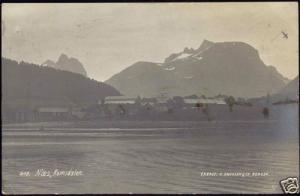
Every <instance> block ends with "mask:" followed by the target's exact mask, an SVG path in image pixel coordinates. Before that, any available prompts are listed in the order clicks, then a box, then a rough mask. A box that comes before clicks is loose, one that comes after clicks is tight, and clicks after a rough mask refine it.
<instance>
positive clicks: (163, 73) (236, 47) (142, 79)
mask: <svg viewBox="0 0 300 196" xmlns="http://www.w3.org/2000/svg"><path fill="white" fill-rule="evenodd" d="M286 82H287V79H286V78H284V77H283V76H282V75H281V74H280V73H279V72H278V71H277V70H276V68H275V67H273V66H266V65H265V64H264V63H263V61H262V60H261V59H260V57H259V54H258V51H257V50H256V49H255V48H253V47H252V46H250V45H249V44H246V43H243V42H217V43H214V42H211V41H208V40H204V41H203V42H202V44H201V45H200V47H199V48H197V49H193V48H185V49H184V50H183V51H182V52H179V53H174V54H171V55H170V56H169V57H167V58H166V59H165V61H164V63H152V62H137V63H135V64H133V65H132V66H130V67H128V68H127V69H125V70H123V71H121V72H120V73H118V74H116V75H114V76H112V77H111V78H110V79H108V80H107V81H106V83H107V84H110V85H112V86H114V87H115V88H117V89H118V90H119V91H120V92H121V93H122V94H125V95H128V96H137V95H140V96H145V97H151V96H159V95H161V94H167V95H169V96H174V95H179V96H186V95H191V94H197V95H202V94H203V95H207V96H214V95H218V94H226V95H233V96H235V97H244V98H249V97H259V96H262V95H266V94H267V93H275V92H277V91H278V90H279V89H282V88H283V87H284V86H285V85H286Z"/></svg>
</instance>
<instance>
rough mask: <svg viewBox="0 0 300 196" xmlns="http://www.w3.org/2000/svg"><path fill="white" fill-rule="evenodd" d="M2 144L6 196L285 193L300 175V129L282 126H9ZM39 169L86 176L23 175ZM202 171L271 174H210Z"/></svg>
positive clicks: (288, 124)
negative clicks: (284, 183) (285, 185)
mask: <svg viewBox="0 0 300 196" xmlns="http://www.w3.org/2000/svg"><path fill="white" fill-rule="evenodd" d="M283 127H284V128H283ZM2 145H3V146H2V147H3V150H2V152H3V160H2V163H3V166H2V167H3V168H2V171H3V190H4V191H5V192H7V193H129V192H133V193H260V192H262V193H281V188H280V187H279V180H281V179H284V178H286V177H287V176H297V175H298V173H299V171H298V165H299V162H298V160H299V157H298V152H299V151H298V150H299V148H298V125H296V124H294V125H291V124H290V123H287V124H285V125H282V122H281V123H279V122H272V123H270V122H269V123H255V122H253V123H238V124H237V123H206V124H203V126H200V127H198V128H178V129H176V128H171V129H168V128H157V129H155V128H151V129H149V128H148V129H142V128H141V129H138V128H135V129H84V128H80V129H78V128H74V129H72V128H64V129H57V128H56V129H45V130H43V131H39V130H38V129H37V130H34V129H6V130H3V144H2ZM38 169H44V170H50V171H54V170H55V169H59V170H72V169H73V170H75V169H76V170H81V171H83V176H78V177H69V176H63V177H62V176H60V177H52V178H48V177H36V176H30V177H21V176H19V172H20V171H31V172H35V171H36V170H38ZM201 172H221V173H224V172H234V173H236V172H250V173H251V172H265V173H268V175H267V176H259V177H253V176H250V177H249V176H248V177H241V176H236V177H234V176H230V177H228V176H221V177H220V176H219V177H213V176H201Z"/></svg>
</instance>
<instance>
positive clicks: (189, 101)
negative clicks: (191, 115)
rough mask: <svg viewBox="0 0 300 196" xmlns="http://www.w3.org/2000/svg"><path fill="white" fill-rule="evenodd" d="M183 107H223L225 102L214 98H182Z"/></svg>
mask: <svg viewBox="0 0 300 196" xmlns="http://www.w3.org/2000/svg"><path fill="white" fill-rule="evenodd" d="M183 101H184V103H185V105H187V106H190V107H192V108H194V107H201V106H202V105H210V104H213V105H225V104H226V102H225V101H224V100H223V99H216V98H184V99H183Z"/></svg>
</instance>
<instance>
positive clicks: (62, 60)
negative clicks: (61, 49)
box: [56, 53, 69, 64]
mask: <svg viewBox="0 0 300 196" xmlns="http://www.w3.org/2000/svg"><path fill="white" fill-rule="evenodd" d="M68 59H69V57H68V56H67V55H65V54H63V53H62V54H61V55H60V56H59V58H58V60H57V62H56V63H57V64H58V63H62V62H65V61H67V60H68Z"/></svg>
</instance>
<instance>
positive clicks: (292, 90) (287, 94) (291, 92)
mask: <svg viewBox="0 0 300 196" xmlns="http://www.w3.org/2000/svg"><path fill="white" fill-rule="evenodd" d="M273 99H276V100H277V101H278V100H280V101H282V100H285V99H291V100H297V99H299V76H297V77H296V78H295V79H293V80H292V81H291V82H289V83H288V84H287V85H286V86H285V87H283V88H282V89H280V90H279V91H278V92H277V93H276V94H274V95H273Z"/></svg>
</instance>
